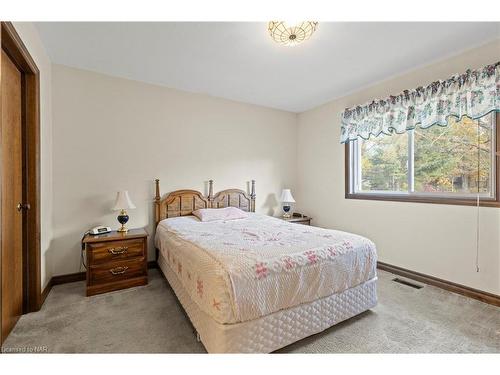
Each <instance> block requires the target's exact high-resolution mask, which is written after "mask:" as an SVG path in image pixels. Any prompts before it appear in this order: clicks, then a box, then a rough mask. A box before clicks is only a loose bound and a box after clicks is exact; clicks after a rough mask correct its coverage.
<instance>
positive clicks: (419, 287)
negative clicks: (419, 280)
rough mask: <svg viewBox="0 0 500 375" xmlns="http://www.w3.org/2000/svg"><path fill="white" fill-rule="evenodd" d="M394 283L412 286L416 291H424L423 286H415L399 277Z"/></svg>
mask: <svg viewBox="0 0 500 375" xmlns="http://www.w3.org/2000/svg"><path fill="white" fill-rule="evenodd" d="M392 281H395V282H397V283H400V284H403V285H406V286H411V287H412V288H415V289H422V288H423V286H422V285H417V284H413V283H411V282H409V281H406V280H403V279H400V278H398V277H396V278H395V279H392Z"/></svg>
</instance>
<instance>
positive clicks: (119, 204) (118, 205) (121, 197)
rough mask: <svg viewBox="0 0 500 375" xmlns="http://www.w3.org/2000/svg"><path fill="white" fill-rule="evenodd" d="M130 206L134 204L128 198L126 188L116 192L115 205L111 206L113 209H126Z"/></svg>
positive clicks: (133, 206)
mask: <svg viewBox="0 0 500 375" xmlns="http://www.w3.org/2000/svg"><path fill="white" fill-rule="evenodd" d="M132 208H135V205H134V204H133V203H132V201H131V200H130V197H129V195H128V191H127V190H124V191H119V192H118V193H116V201H115V205H114V206H113V208H112V210H113V211H120V210H128V209H132Z"/></svg>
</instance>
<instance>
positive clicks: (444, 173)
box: [346, 113, 500, 206]
mask: <svg viewBox="0 0 500 375" xmlns="http://www.w3.org/2000/svg"><path fill="white" fill-rule="evenodd" d="M498 117H500V116H499V115H496V114H494V113H492V114H489V115H487V116H484V117H482V118H480V119H479V120H471V119H470V118H467V117H464V118H462V119H461V120H456V119H454V118H451V117H450V119H449V120H448V126H445V127H441V126H438V125H435V126H433V127H431V128H428V129H420V128H417V129H415V130H412V131H408V132H405V133H403V134H393V135H380V136H378V137H372V138H370V139H369V140H362V139H358V140H356V141H351V142H349V143H348V144H347V145H346V160H347V161H348V162H349V163H348V164H346V198H358V199H377V200H383V199H386V200H397V201H415V202H427V203H450V204H465V205H467V204H476V203H477V196H478V195H479V197H480V203H481V204H482V205H486V206H500V204H499V202H498V194H497V186H498V182H497V177H498V176H497V163H496V152H497V151H498V147H497V141H496V132H495V126H496V121H497V118H498Z"/></svg>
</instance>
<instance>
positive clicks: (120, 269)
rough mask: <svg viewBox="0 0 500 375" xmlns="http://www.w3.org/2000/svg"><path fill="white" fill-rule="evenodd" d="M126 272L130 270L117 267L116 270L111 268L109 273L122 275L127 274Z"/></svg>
mask: <svg viewBox="0 0 500 375" xmlns="http://www.w3.org/2000/svg"><path fill="white" fill-rule="evenodd" d="M126 270H128V267H116V268H111V269H110V270H109V272H111V273H112V274H113V275H121V274H123V273H125V271H126Z"/></svg>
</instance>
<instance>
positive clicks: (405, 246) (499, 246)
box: [295, 41, 500, 294]
mask: <svg viewBox="0 0 500 375" xmlns="http://www.w3.org/2000/svg"><path fill="white" fill-rule="evenodd" d="M499 58H500V41H496V42H493V43H490V44H488V45H485V46H483V47H480V48H477V49H474V50H470V51H468V52H466V53H463V54H461V55H458V56H455V57H452V58H449V59H447V60H445V61H441V62H438V63H435V64H432V65H429V66H426V67H423V68H421V69H417V70H414V71H412V72H409V73H407V74H404V75H401V76H398V77H395V78H392V79H389V80H387V81H384V82H381V83H379V84H376V85H374V86H372V87H369V88H366V89H365V90H362V91H359V92H356V93H354V94H351V95H348V96H346V97H343V98H340V99H337V100H334V101H332V102H329V103H327V104H325V105H323V106H321V107H319V108H316V109H313V110H310V111H307V112H304V113H301V114H300V115H299V116H298V143H297V161H298V174H297V189H296V191H295V195H296V196H295V199H296V200H297V202H299V203H298V208H299V209H301V210H302V211H304V212H306V213H308V214H309V215H311V216H313V218H314V224H316V225H320V226H324V227H329V228H338V229H341V230H346V231H351V232H354V233H359V234H361V235H364V236H366V237H368V238H370V239H372V240H373V241H374V242H375V243H376V244H377V249H378V254H379V260H380V261H383V262H387V263H390V264H393V265H397V266H400V267H404V268H408V269H410V270H414V271H418V272H422V273H425V274H429V275H432V276H436V277H439V278H443V279H446V280H449V281H453V282H456V283H460V284H463V285H467V286H469V287H473V288H477V289H481V290H484V291H488V292H492V293H495V294H500V271H499V270H500V242H499V234H498V233H499V229H500V220H499V213H500V210H499V209H497V208H481V209H480V220H481V227H480V228H481V229H480V231H481V247H480V249H481V250H480V267H481V271H480V272H479V273H476V270H475V253H476V225H475V223H476V208H473V207H465V206H450V205H436V204H434V205H433V204H422V203H401V202H379V201H366V200H349V199H345V198H344V193H345V192H344V146H343V145H341V144H340V143H339V137H340V114H341V112H342V111H343V110H344V108H346V107H351V106H354V105H357V104H364V103H365V102H368V101H371V100H373V99H376V98H384V97H386V96H388V95H390V94H397V93H399V92H401V91H402V90H404V89H411V88H415V87H417V86H420V85H426V84H428V83H430V82H432V81H434V80H437V79H446V78H448V77H450V76H451V75H452V74H454V73H460V72H464V71H465V70H466V69H467V68H479V67H481V66H484V65H487V64H490V63H494V62H496V61H498V59H499ZM367 64H369V59H368V60H367Z"/></svg>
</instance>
